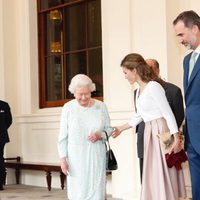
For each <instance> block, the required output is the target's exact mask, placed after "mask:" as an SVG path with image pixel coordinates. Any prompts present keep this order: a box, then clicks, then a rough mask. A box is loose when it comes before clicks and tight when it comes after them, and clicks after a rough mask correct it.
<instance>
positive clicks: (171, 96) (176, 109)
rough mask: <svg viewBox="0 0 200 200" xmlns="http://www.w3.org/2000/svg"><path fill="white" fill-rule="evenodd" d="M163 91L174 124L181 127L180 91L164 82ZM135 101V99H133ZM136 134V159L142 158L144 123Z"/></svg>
mask: <svg viewBox="0 0 200 200" xmlns="http://www.w3.org/2000/svg"><path fill="white" fill-rule="evenodd" d="M164 89H165V93H166V97H167V100H168V102H169V105H170V107H171V109H172V111H173V113H174V116H175V118H176V122H177V125H178V127H180V126H181V124H182V122H183V119H184V107H183V96H182V93H181V89H180V88H179V87H177V86H176V85H174V84H172V83H168V82H164ZM134 96H136V92H134ZM134 99H135V98H134ZM135 101H136V99H135ZM136 132H137V134H138V137H137V151H138V157H139V158H143V150H144V122H141V123H140V124H139V125H138V126H137V127H136Z"/></svg>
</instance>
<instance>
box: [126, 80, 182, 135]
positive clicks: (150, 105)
mask: <svg viewBox="0 0 200 200" xmlns="http://www.w3.org/2000/svg"><path fill="white" fill-rule="evenodd" d="M136 108H137V113H135V114H134V116H133V117H132V118H131V120H130V121H129V125H130V126H133V127H135V126H136V125H138V124H139V123H140V122H142V121H144V122H148V121H152V120H154V119H159V118H161V117H164V118H165V119H166V121H167V125H168V128H169V130H170V133H171V134H174V133H177V132H178V127H177V123H176V120H175V117H174V114H173V112H172V110H171V108H170V106H169V103H168V101H167V98H166V96H165V91H164V89H163V87H162V86H161V85H160V84H159V83H158V82H156V81H150V82H149V83H148V84H147V85H146V87H145V89H144V90H143V92H142V93H141V94H140V96H139V90H137V93H136Z"/></svg>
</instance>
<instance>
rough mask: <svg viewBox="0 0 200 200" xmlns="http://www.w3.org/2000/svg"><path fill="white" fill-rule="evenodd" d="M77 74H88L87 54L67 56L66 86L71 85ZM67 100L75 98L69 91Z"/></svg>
mask: <svg viewBox="0 0 200 200" xmlns="http://www.w3.org/2000/svg"><path fill="white" fill-rule="evenodd" d="M76 74H87V66H86V53H85V52H80V53H73V54H69V55H67V56H66V84H67V86H66V87H67V88H68V86H69V83H70V81H71V79H72V77H74V76H75V75H76ZM67 98H73V95H71V93H69V91H67Z"/></svg>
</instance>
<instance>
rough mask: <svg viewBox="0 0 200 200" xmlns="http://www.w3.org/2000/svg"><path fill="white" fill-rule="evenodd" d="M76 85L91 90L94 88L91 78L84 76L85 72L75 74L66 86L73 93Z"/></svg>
mask: <svg viewBox="0 0 200 200" xmlns="http://www.w3.org/2000/svg"><path fill="white" fill-rule="evenodd" d="M78 87H88V88H89V89H90V91H91V92H93V91H95V90H96V86H95V84H94V83H93V82H92V80H91V79H90V78H89V77H88V76H86V75H85V74H77V75H75V76H74V77H73V78H72V80H71V82H70V84H69V87H68V90H69V91H70V92H71V93H72V94H74V92H75V90H76V88H78Z"/></svg>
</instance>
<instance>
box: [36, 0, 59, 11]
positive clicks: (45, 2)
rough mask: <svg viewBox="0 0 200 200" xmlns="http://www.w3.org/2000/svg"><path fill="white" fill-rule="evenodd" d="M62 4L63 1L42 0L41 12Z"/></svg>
mask: <svg viewBox="0 0 200 200" xmlns="http://www.w3.org/2000/svg"><path fill="white" fill-rule="evenodd" d="M60 4H62V0H41V1H40V7H41V10H43V9H47V8H51V7H54V6H58V5H60Z"/></svg>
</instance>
